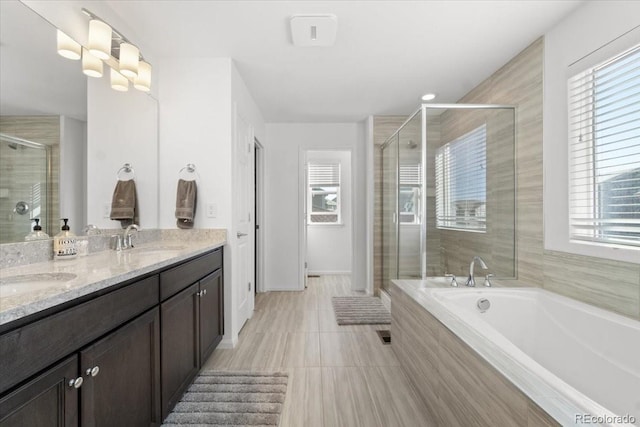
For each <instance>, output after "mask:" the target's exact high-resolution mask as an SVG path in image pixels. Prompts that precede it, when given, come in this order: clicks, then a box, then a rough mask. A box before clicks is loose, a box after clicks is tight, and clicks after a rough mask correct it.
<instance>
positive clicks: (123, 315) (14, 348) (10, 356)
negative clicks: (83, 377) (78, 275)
mask: <svg viewBox="0 0 640 427" xmlns="http://www.w3.org/2000/svg"><path fill="white" fill-rule="evenodd" d="M158 302H159V301H158V276H157V275H155V276H151V277H149V278H147V279H143V280H140V281H138V282H134V283H132V284H130V285H128V286H125V287H123V288H121V289H118V290H116V291H113V292H110V293H108V294H105V295H102V296H100V297H98V298H95V299H93V300H91V301H87V302H85V303H82V304H80V305H77V306H75V307H72V308H69V309H67V310H64V311H62V312H60V313H57V314H54V315H52V316H49V317H47V318H45V319H42V320H39V321H37V322H34V323H31V324H29V325H26V326H23V327H21V328H18V329H16V330H13V331H11V332H7V333H6V334H4V335H2V336H0V372H2V375H0V392H5V391H6V390H7V389H9V388H11V387H12V386H14V385H16V384H18V383H19V382H20V381H22V380H24V379H26V378H28V377H30V376H31V375H33V374H35V373H36V372H38V371H40V370H42V369H44V368H46V367H47V366H49V365H51V364H53V363H54V362H56V361H58V360H60V359H62V358H63V357H65V356H66V355H68V354H71V353H73V352H74V351H77V350H78V349H79V348H80V347H82V346H84V345H86V344H88V343H90V342H91V341H93V340H95V339H96V338H98V337H100V336H102V335H104V334H105V333H107V332H109V331H110V330H112V329H114V328H116V327H117V326H119V325H121V324H123V323H124V322H126V321H128V320H130V319H132V318H134V317H135V316H137V315H138V314H140V313H142V312H144V311H145V310H147V309H149V308H151V307H153V306H154V305H156V304H158Z"/></svg>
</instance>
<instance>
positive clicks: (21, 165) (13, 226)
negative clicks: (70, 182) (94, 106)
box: [0, 116, 60, 243]
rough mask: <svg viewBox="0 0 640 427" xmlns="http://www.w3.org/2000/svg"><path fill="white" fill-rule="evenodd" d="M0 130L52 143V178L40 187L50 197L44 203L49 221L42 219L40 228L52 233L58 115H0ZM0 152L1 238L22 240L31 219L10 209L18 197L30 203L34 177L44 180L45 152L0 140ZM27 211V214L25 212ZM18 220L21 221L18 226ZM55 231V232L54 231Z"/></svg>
mask: <svg viewBox="0 0 640 427" xmlns="http://www.w3.org/2000/svg"><path fill="white" fill-rule="evenodd" d="M0 132H2V133H4V134H7V135H11V136H15V137H18V138H22V139H26V140H29V141H34V142H39V143H42V144H46V145H49V146H51V165H52V174H51V182H49V183H48V185H47V186H43V188H42V189H41V191H45V192H46V193H45V195H48V197H49V200H48V201H47V204H48V205H49V206H50V208H51V211H50V215H49V223H48V224H44V223H43V229H44V230H45V231H47V232H48V233H49V234H51V232H52V230H56V229H57V225H58V223H59V221H58V218H59V213H58V210H59V198H58V194H59V191H58V187H59V176H60V175H59V172H60V171H59V168H58V166H57V165H59V163H60V117H59V116H1V117H0ZM1 150H2V152H1V153H0V170H2V177H1V183H0V188H2V189H3V190H6V196H5V194H3V195H2V196H1V197H0V212H1V214H0V229H2V242H1V243H7V242H18V241H22V240H24V236H25V235H26V234H27V233H28V232H29V228H30V227H29V225H27V224H28V223H30V222H29V221H28V220H26V221H19V220H22V219H23V218H17V217H16V214H15V213H13V209H14V207H15V205H16V203H17V202H18V201H20V200H23V201H26V202H27V203H31V202H30V201H31V199H32V197H31V191H32V189H31V184H32V183H33V182H36V181H35V180H34V178H35V175H38V179H37V181H40V182H42V183H46V174H45V171H44V170H43V168H44V166H45V162H44V161H43V159H44V152H43V151H40V150H35V149H21V148H17V149H16V150H13V149H11V148H9V147H8V146H6V144H2V148H1ZM27 215H29V214H27ZM17 224H20V225H19V226H18V225H17ZM54 234H55V233H54Z"/></svg>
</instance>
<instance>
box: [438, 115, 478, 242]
mask: <svg viewBox="0 0 640 427" xmlns="http://www.w3.org/2000/svg"><path fill="white" fill-rule="evenodd" d="M486 141H487V127H486V124H484V125H482V126H480V127H478V128H476V129H474V130H472V131H471V132H469V133H467V134H465V135H463V136H461V137H459V138H457V139H455V140H453V141H451V142H449V143H447V144H445V145H443V146H441V147H440V148H438V150H437V152H436V166H435V174H436V225H437V227H438V228H454V229H462V230H473V231H483V230H486V220H487V218H486V216H487V215H486V211H487V208H486V202H487V197H486V193H487V188H486V187H487V185H486V182H487V174H486V165H487V150H486Z"/></svg>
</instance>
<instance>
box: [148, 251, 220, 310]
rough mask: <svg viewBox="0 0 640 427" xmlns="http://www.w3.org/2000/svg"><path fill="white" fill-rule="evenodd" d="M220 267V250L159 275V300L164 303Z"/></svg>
mask: <svg viewBox="0 0 640 427" xmlns="http://www.w3.org/2000/svg"><path fill="white" fill-rule="evenodd" d="M220 267H222V249H221V248H220V249H216V250H215V251H213V252H211V253H208V254H206V255H203V256H201V257H199V258H196V259H194V260H191V261H188V262H185V263H184V264H182V265H179V266H177V267H174V268H171V269H169V270H167V271H164V272H162V273H160V300H162V301H164V300H165V299H167V298H169V297H170V296H171V295H174V294H176V293H178V292H180V291H181V290H183V289H184V288H186V287H187V286H189V285H191V284H193V283H195V282H197V281H198V280H200V279H201V278H203V277H204V276H206V275H207V274H209V273H212V272H214V271H216V270H217V269H219V268H220Z"/></svg>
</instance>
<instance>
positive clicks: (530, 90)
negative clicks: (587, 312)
mask: <svg viewBox="0 0 640 427" xmlns="http://www.w3.org/2000/svg"><path fill="white" fill-rule="evenodd" d="M543 53H544V39H543V38H540V39H538V40H536V41H535V42H533V43H532V44H531V45H530V46H529V47H527V48H526V49H524V50H523V51H522V52H521V53H519V54H518V55H517V56H515V57H514V58H513V59H512V60H511V61H509V62H508V63H507V64H505V65H504V66H503V67H502V68H500V69H499V70H497V71H496V72H495V73H494V74H493V75H492V76H490V77H489V78H488V79H486V80H485V81H484V82H482V83H481V84H479V85H478V86H477V87H476V88H474V89H473V90H472V91H471V92H469V93H468V94H467V95H466V96H464V97H463V98H462V99H460V101H459V102H460V103H491V104H511V105H516V106H517V115H516V119H517V122H516V123H517V124H516V158H517V161H516V163H517V196H516V197H517V198H516V212H517V216H516V230H517V231H516V238H517V242H516V259H517V261H516V271H517V274H518V281H516V282H509V283H508V284H509V285H513V284H515V285H522V286H538V287H544V288H546V289H548V290H550V291H553V292H557V293H559V294H563V295H566V296H569V297H572V298H575V299H578V300H581V301H584V302H587V303H589V304H593V305H596V306H599V307H603V308H605V309H608V310H612V311H615V312H618V313H622V314H625V315H627V316H630V317H634V318H637V319H640V264H633V263H626V262H615V261H609V260H606V259H602V258H595V257H587V256H581V255H573V254H568V253H562V252H555V251H549V250H545V249H544V240H543V195H542V188H543V164H542V105H543V104H542V94H543V90H542V82H543V56H544V55H543ZM405 119H406V118H405V117H399V116H387V117H374V144H377V145H379V144H382V143H383V142H384V140H385V139H386V138H387V137H388V136H389V135H391V134H392V133H393V132H394V131H395V130H396V129H397V128H398V127H399V126H400V125H401V124H402V123H403V121H404V120H405ZM375 154H376V157H375V159H374V162H375V164H374V167H375V172H374V173H375V189H376V193H375V194H376V201H375V203H376V204H375V206H376V207H377V211H376V216H375V221H374V233H375V235H374V263H375V264H374V265H375V270H374V285H375V288H374V289H375V291H376V293H378V290H379V289H380V285H381V283H382V276H381V265H382V252H381V237H382V234H381V230H382V227H381V219H382V218H381V209H380V207H381V199H380V197H381V191H380V189H381V186H380V184H381V174H380V172H381V168H380V163H381V156H380V150H375Z"/></svg>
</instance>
